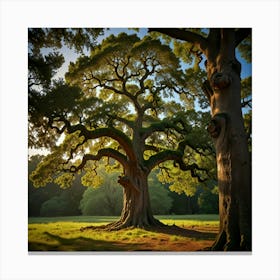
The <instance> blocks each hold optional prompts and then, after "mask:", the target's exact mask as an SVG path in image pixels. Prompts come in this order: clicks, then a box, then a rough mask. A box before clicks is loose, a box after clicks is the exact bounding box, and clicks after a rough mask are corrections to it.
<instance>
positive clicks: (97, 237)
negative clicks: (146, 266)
mask: <svg viewBox="0 0 280 280" xmlns="http://www.w3.org/2000/svg"><path fill="white" fill-rule="evenodd" d="M157 218H158V219H160V220H161V221H162V222H163V223H165V224H168V225H173V224H175V225H177V226H180V227H183V228H184V229H185V231H184V232H183V233H184V234H178V233H166V232H155V231H147V230H144V229H137V228H134V229H123V230H119V231H113V232H108V231H104V230H100V229H96V230H85V231H81V230H80V229H81V228H82V227H87V226H92V225H95V226H98V225H102V224H107V223H109V222H112V221H115V220H117V219H118V217H96V216H88V217H86V216H75V217H52V218H41V217H38V218H29V228H28V245H29V251H143V250H144V251H193V250H199V249H202V248H203V247H207V246H209V245H211V243H212V242H213V240H214V237H215V235H216V232H217V229H218V225H219V222H218V216H217V215H184V216H183V215H180V216H179V215H178V216H157Z"/></svg>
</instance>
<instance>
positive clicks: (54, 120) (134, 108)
mask: <svg viewBox="0 0 280 280" xmlns="http://www.w3.org/2000/svg"><path fill="white" fill-rule="evenodd" d="M66 81H67V84H64V83H63V82H57V83H55V84H54V85H53V86H52V87H51V88H50V89H48V90H46V91H45V92H43V93H41V94H37V95H35V96H34V95H33V96H31V97H30V103H29V110H30V114H31V115H32V116H33V118H32V120H34V121H33V130H32V132H31V133H32V134H33V136H32V139H33V140H34V139H35V140H34V141H35V142H36V141H38V142H39V143H41V144H43V143H44V141H42V139H43V138H44V139H46V137H45V136H41V134H40V133H39V132H38V133H36V129H37V128H38V131H40V129H41V128H42V127H43V128H45V134H47V135H50V136H53V137H52V138H53V139H57V138H58V136H59V135H60V136H61V138H60V141H61V142H62V143H61V144H60V145H57V144H55V143H54V142H50V144H48V145H47V146H48V147H49V148H51V153H50V154H49V155H48V156H47V157H46V158H45V159H44V160H43V161H42V162H41V163H40V164H39V165H38V167H37V169H36V170H35V171H34V172H33V174H32V175H31V179H32V180H33V182H34V184H35V185H44V184H46V183H47V182H50V181H53V180H54V181H55V182H57V183H58V184H60V185H62V186H65V187H67V186H69V185H70V184H71V182H72V180H73V178H74V174H76V173H78V172H80V171H81V170H84V171H85V175H84V176H83V179H82V181H83V183H84V184H85V185H89V186H90V185H96V184H99V183H100V180H101V178H99V177H98V175H97V174H96V169H97V162H99V161H102V159H104V158H108V159H109V160H108V163H107V166H108V167H109V168H114V165H115V164H118V165H119V167H120V168H121V170H122V175H121V176H120V177H119V180H118V182H119V184H120V185H122V187H123V191H124V201H123V210H122V214H121V217H120V220H119V221H117V222H115V223H112V224H109V225H108V226H107V228H108V229H120V228H124V227H130V226H137V227H150V226H159V225H162V224H161V223H160V222H159V221H158V220H157V219H155V218H154V217H153V215H152V210H151V205H150V199H149V193H148V175H149V174H150V172H151V171H152V170H153V169H154V168H156V167H157V166H159V167H160V168H162V169H163V170H164V171H165V172H168V170H169V169H170V163H171V162H172V164H173V166H172V168H173V173H174V174H175V173H176V172H174V170H183V171H186V172H187V173H188V174H189V177H192V178H195V180H197V181H200V182H204V181H206V180H207V178H208V177H207V168H206V167H203V166H198V165H197V164H196V162H195V161H194V160H193V157H191V156H190V155H191V152H192V151H195V152H199V153H200V156H201V157H203V156H205V157H207V152H206V151H207V150H211V145H210V144H209V139H208V138H207V136H204V135H200V136H198V131H199V130H200V129H201V125H202V124H203V121H204V114H203V113H196V112H195V111H194V110H193V109H192V108H193V101H194V100H193V97H192V96H191V95H189V94H188V92H187V91H186V84H187V81H186V76H185V75H184V72H183V71H182V70H181V68H180V63H179V60H178V58H177V57H176V56H175V55H174V53H173V52H172V50H171V49H170V47H169V46H165V45H163V44H162V43H161V42H160V40H157V39H152V38H151V37H150V36H147V37H146V38H144V39H142V40H140V39H139V38H138V37H137V36H136V35H130V36H129V35H127V34H124V33H122V34H120V35H119V36H118V37H115V36H113V35H112V36H110V37H108V38H106V39H105V40H104V41H103V42H102V44H101V45H99V46H96V47H94V48H93V50H92V52H91V54H90V55H89V56H85V55H82V56H81V57H80V58H79V59H78V60H77V62H76V63H71V64H70V66H69V71H68V73H67V74H66ZM188 108H189V110H187V109H188ZM42 137H43V138H42ZM165 162H167V163H168V164H167V165H164V163H165ZM202 162H203V161H202ZM170 174H171V173H170ZM178 174H179V173H178V172H177V175H178ZM173 179H174V180H175V181H176V180H182V178H181V177H178V176H177V177H176V176H174V178H173Z"/></svg>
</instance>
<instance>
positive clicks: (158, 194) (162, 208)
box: [148, 172, 173, 215]
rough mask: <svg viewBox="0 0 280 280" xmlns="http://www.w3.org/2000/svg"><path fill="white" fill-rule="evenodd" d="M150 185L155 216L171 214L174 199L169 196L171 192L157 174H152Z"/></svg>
mask: <svg viewBox="0 0 280 280" xmlns="http://www.w3.org/2000/svg"><path fill="white" fill-rule="evenodd" d="M148 183H149V195H150V199H151V206H152V212H153V214H155V215H165V214H169V213H170V209H171V206H172V202H173V199H172V198H171V197H170V196H169V191H168V190H167V189H166V188H164V186H163V185H162V184H161V183H160V182H159V181H158V179H157V177H156V173H155V172H152V173H151V174H150V176H149V181H148Z"/></svg>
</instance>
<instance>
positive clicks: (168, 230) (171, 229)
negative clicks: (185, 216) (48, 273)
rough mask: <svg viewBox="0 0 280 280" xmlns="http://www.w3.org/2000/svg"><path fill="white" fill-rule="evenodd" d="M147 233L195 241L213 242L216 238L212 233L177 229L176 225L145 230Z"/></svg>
mask: <svg viewBox="0 0 280 280" xmlns="http://www.w3.org/2000/svg"><path fill="white" fill-rule="evenodd" d="M146 230H147V231H151V232H156V233H164V234H169V235H177V236H182V237H188V238H192V239H196V240H200V239H203V240H213V239H215V237H216V236H217V234H216V233H214V232H202V231H197V230H192V229H186V228H182V227H178V226H176V225H173V226H169V225H166V226H163V227H155V228H154V227H152V228H146Z"/></svg>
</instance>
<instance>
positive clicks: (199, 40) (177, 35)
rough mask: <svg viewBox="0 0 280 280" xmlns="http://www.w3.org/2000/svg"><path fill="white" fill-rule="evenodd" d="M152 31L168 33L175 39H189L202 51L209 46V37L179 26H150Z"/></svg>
mask: <svg viewBox="0 0 280 280" xmlns="http://www.w3.org/2000/svg"><path fill="white" fill-rule="evenodd" d="M152 31H156V32H159V33H162V34H165V35H168V36H170V37H172V38H174V39H178V40H182V41H188V42H190V43H193V44H194V45H196V46H197V47H198V48H199V49H200V50H201V51H202V52H204V50H205V49H206V47H207V39H206V38H204V37H202V36H201V35H199V34H197V33H194V32H191V31H187V30H182V29H179V28H149V32H152Z"/></svg>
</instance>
